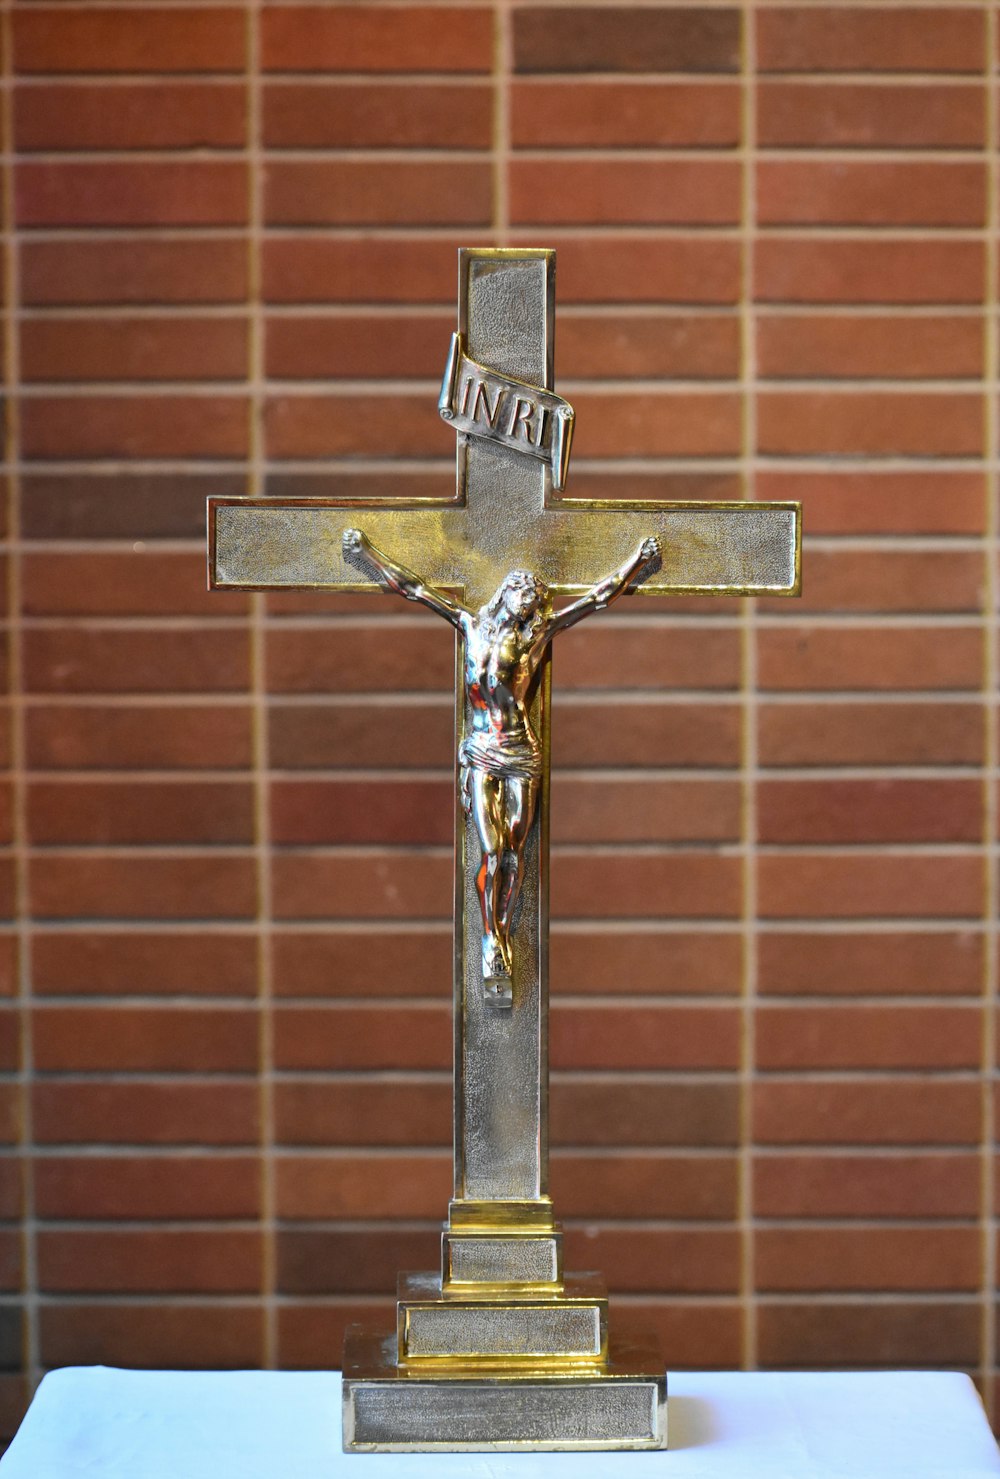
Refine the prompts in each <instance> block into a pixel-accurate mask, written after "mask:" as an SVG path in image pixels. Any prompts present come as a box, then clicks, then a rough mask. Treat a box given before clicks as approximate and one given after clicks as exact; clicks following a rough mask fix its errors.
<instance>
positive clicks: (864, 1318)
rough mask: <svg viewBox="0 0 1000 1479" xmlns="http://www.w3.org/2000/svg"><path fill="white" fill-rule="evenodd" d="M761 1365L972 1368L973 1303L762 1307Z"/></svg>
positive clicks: (975, 1348) (974, 1346)
mask: <svg viewBox="0 0 1000 1479" xmlns="http://www.w3.org/2000/svg"><path fill="white" fill-rule="evenodd" d="M758 1341H759V1346H758V1350H759V1357H760V1362H761V1365H762V1366H764V1367H776V1368H779V1369H781V1370H784V1369H786V1368H787V1367H795V1366H807V1367H815V1366H818V1365H824V1366H825V1365H828V1364H829V1365H832V1366H845V1367H846V1366H857V1367H864V1368H866V1369H867V1368H869V1367H872V1366H888V1367H894V1368H898V1367H901V1366H902V1367H906V1368H910V1367H914V1366H933V1367H940V1366H975V1365H976V1362H977V1360H978V1354H979V1312H978V1310H977V1309H976V1307H975V1305H974V1304H971V1303H964V1304H957V1303H956V1304H944V1303H941V1302H938V1301H935V1302H934V1303H933V1304H927V1303H917V1302H911V1303H904V1302H900V1303H898V1304H896V1303H888V1302H883V1301H879V1302H878V1304H872V1303H871V1302H869V1301H867V1300H865V1301H858V1302H857V1303H847V1302H845V1303H837V1304H833V1303H830V1302H827V1301H822V1302H820V1301H817V1302H815V1303H809V1304H802V1305H798V1304H781V1305H764V1306H762V1308H761V1311H760V1315H759V1317H758Z"/></svg>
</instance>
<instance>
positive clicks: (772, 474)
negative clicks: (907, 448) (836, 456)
mask: <svg viewBox="0 0 1000 1479" xmlns="http://www.w3.org/2000/svg"><path fill="white" fill-rule="evenodd" d="M757 496H758V498H779V499H780V498H793V497H794V498H801V499H802V501H803V504H804V506H805V509H806V518H807V519H808V521H809V528H810V530H811V531H812V532H813V533H814V534H852V535H859V534H866V533H872V534H981V533H982V531H983V528H984V517H985V510H986V503H987V500H986V496H985V492H984V487H983V477H982V473H981V472H980V471H979V470H973V471H969V472H965V471H955V470H947V471H946V470H945V469H943V468H942V469H938V468H935V469H934V470H933V471H927V472H922V471H919V470H917V469H912V468H911V469H909V470H908V471H907V472H891V471H886V470H885V469H884V468H881V467H877V466H869V467H866V468H863V469H859V470H858V471H854V470H850V471H845V470H843V469H836V470H833V469H826V468H818V469H816V470H815V471H813V470H810V471H808V472H806V471H802V470H797V471H795V472H788V471H787V470H785V469H771V470H767V471H764V472H762V473H761V474H760V475H759V476H758V478H757Z"/></svg>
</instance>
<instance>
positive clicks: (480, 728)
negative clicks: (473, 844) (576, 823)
mask: <svg viewBox="0 0 1000 1479" xmlns="http://www.w3.org/2000/svg"><path fill="white" fill-rule="evenodd" d="M343 550H344V558H345V560H347V561H348V563H350V564H352V565H354V566H356V567H357V568H358V569H360V570H362V571H363V572H364V573H365V574H366V575H368V576H374V578H375V579H377V580H378V582H379V583H380V584H381V585H382V586H384V587H385V588H386V589H387V590H391V591H395V593H396V594H397V595H399V596H405V597H406V599H407V600H408V601H419V602H420V604H421V605H423V606H427V607H429V609H430V610H431V611H434V612H436V613H437V614H438V616H443V617H444V618H445V620H446V621H449V622H450V623H451V625H452V626H453V627H456V628H457V629H458V631H459V632H461V634H462V645H463V682H464V686H465V698H466V703H467V707H468V711H469V712H470V713H471V716H472V723H471V728H470V729H469V730H468V732H467V733H466V735H465V737H464V738H463V739H462V742H461V745H460V746H459V751H458V762H459V774H460V786H461V794H462V804H463V807H464V809H465V812H466V815H467V816H469V817H471V819H472V821H473V822H474V824H475V828H476V833H477V835H478V838H479V846H480V849H481V853H482V859H481V862H480V866H479V870H478V872H477V874H476V890H477V893H478V896H479V905H480V909H481V911H482V916H483V955H482V960H483V982H484V987H485V988H486V990H487V994H488V995H489V992H490V989H491V987H492V989H493V991H495V992H496V993H497V994H498V995H501V994H504V993H507V992H508V990H509V983H510V979H511V973H512V967H513V961H512V950H511V936H512V931H513V920H514V911H515V908H516V905H517V900H518V895H519V893H520V891H521V882H522V879H523V877H524V848H525V843H526V841H527V838H528V833H529V831H530V829H531V823H532V821H533V819H534V815H535V807H536V804H537V801H538V788H539V784H540V781H541V775H542V752H541V747H540V745H539V742H538V736H537V734H536V733H535V731H534V729H533V728H532V726H531V713H530V710H531V703H532V699H533V697H534V691H535V684H536V680H537V678H538V672H539V669H540V667H541V664H542V659H543V658H544V656H545V653H546V651H547V649H548V646H549V643H550V642H551V641H552V639H553V637H554V636H555V635H556V633H557V632H561V631H564V630H565V629H566V628H567V627H571V626H573V625H575V623H576V622H578V621H582V620H583V618H584V617H585V616H590V615H591V614H592V613H593V612H595V611H602V610H603V609H604V607H605V606H610V605H611V603H612V601H616V600H617V599H618V597H619V596H622V595H624V594H625V592H626V591H633V590H635V589H636V587H637V586H639V585H641V584H642V582H643V581H644V580H648V578H649V577H650V576H651V575H654V574H655V573H656V571H657V570H658V569H659V568H660V564H661V552H660V543H659V540H658V539H656V538H650V539H645V540H643V542H642V544H640V545H639V547H638V549H637V550H636V551H635V553H634V554H633V555H632V556H631V558H630V559H628V560H626V561H625V563H624V564H623V565H620V566H619V567H618V569H617V570H613V571H612V572H611V574H610V575H606V576H605V577H604V579H603V580H599V581H598V582H597V584H596V585H593V586H591V588H590V589H589V590H588V591H586V592H585V593H584V594H583V595H582V596H580V597H579V599H578V600H576V601H574V602H573V603H572V604H571V605H569V606H566V607H564V608H563V609H562V610H561V611H557V612H555V611H553V609H552V598H551V595H550V592H549V588H548V586H547V585H546V584H545V582H544V581H543V580H539V578H538V576H537V575H534V574H533V573H532V572H531V571H530V570H512V571H511V572H510V574H509V575H507V576H505V578H504V579H503V581H502V582H501V583H500V585H499V587H498V588H497V590H496V591H495V593H494V594H493V595H492V596H491V597H490V599H489V600H488V601H487V602H486V604H485V606H481V607H480V608H479V610H478V611H472V610H470V609H469V608H468V607H466V606H463V605H462V604H461V602H459V601H456V600H455V599H454V598H453V597H451V596H449V595H446V594H445V592H444V591H440V590H437V589H436V588H435V587H434V586H431V585H425V584H424V583H423V581H421V579H420V577H419V576H418V575H415V574H414V573H413V571H412V570H407V569H406V567H405V566H404V565H397V564H396V562H395V561H394V560H391V559H390V558H389V556H388V555H385V554H383V553H382V551H381V550H379V549H377V548H376V547H375V545H373V544H372V543H371V541H370V540H369V539H368V538H367V537H366V536H365V535H364V534H363V533H362V532H361V530H360V529H348V530H346V531H345V533H344V536H343Z"/></svg>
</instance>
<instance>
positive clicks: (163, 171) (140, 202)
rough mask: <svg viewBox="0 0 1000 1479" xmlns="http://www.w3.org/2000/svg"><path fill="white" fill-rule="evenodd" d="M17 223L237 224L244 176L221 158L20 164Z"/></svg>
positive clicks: (242, 216) (242, 213)
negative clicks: (182, 161) (140, 162)
mask: <svg viewBox="0 0 1000 1479" xmlns="http://www.w3.org/2000/svg"><path fill="white" fill-rule="evenodd" d="M15 174H16V178H15V201H16V204H15V209H16V216H17V221H18V223H19V224H20V225H21V226H25V227H32V226H165V225H171V226H243V225H245V224H246V221H247V210H248V205H247V178H246V169H245V167H244V166H243V165H242V164H230V163H229V162H228V161H221V160H198V161H185V162H184V163H175V162H173V161H171V162H169V163H168V162H166V161H162V160H147V161H145V162H144V163H142V164H138V163H135V164H133V163H128V162H126V163H119V162H118V161H101V162H100V163H80V162H77V161H73V162H71V163H62V162H60V163H46V164H22V165H19V166H17V167H16V172H15Z"/></svg>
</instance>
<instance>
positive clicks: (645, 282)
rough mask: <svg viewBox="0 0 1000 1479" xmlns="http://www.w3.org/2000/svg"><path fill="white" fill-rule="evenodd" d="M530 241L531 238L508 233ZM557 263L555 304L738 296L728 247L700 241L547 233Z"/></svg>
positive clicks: (733, 253)
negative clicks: (557, 285) (554, 250)
mask: <svg viewBox="0 0 1000 1479" xmlns="http://www.w3.org/2000/svg"><path fill="white" fill-rule="evenodd" d="M519 235H520V236H524V239H525V244H527V242H528V239H529V237H530V239H531V240H532V241H533V240H534V235H533V234H532V233H525V232H521V233H517V232H515V233H514V236H515V237H517V236H519ZM548 236H549V240H550V241H551V242H552V245H553V246H554V248H555V249H556V251H557V253H558V257H559V301H560V304H562V305H565V304H568V303H635V302H650V303H711V304H733V303H736V302H737V301H738V300H739V296H740V254H739V247H738V246H737V244H736V242H734V241H716V240H710V239H709V238H707V237H705V236H703V235H702V236H694V237H684V236H681V235H671V236H665V237H657V236H655V235H650V234H646V235H643V236H638V237H629V236H628V235H624V234H623V235H621V236H619V235H617V234H615V235H614V236H613V237H607V236H605V235H603V234H602V233H577V234H576V235H573V236H566V237H560V236H559V235H558V233H557V232H550V233H548Z"/></svg>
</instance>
